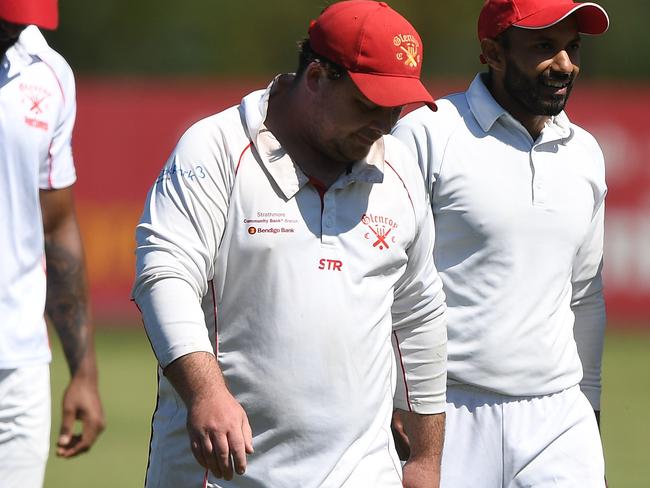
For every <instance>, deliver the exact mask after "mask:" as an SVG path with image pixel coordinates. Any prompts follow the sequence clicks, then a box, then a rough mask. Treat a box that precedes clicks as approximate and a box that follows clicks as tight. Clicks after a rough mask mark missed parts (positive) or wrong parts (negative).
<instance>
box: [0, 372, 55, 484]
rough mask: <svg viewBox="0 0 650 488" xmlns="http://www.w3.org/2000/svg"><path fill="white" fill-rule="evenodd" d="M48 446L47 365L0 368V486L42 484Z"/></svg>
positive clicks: (48, 394)
mask: <svg viewBox="0 0 650 488" xmlns="http://www.w3.org/2000/svg"><path fill="white" fill-rule="evenodd" d="M49 447H50V368H49V365H48V364H38V365H35V366H25V367H21V368H18V369H2V370H0V486H2V487H3V488H26V487H29V488H39V487H41V486H43V477H44V475H45V464H46V462H47V455H48V452H49Z"/></svg>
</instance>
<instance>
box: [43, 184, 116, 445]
mask: <svg viewBox="0 0 650 488" xmlns="http://www.w3.org/2000/svg"><path fill="white" fill-rule="evenodd" d="M40 200H41V211H42V214H43V229H44V233H45V257H46V264H47V299H46V304H45V312H46V314H47V316H48V317H49V319H50V321H51V323H52V325H53V327H54V328H55V330H56V332H57V334H58V336H59V339H60V340H61V344H62V346H63V351H64V353H65V358H66V361H67V363H68V368H69V370H70V383H69V384H68V386H67V388H66V390H65V393H64V395H63V402H62V411H63V418H62V420H61V428H60V432H59V438H58V440H57V455H59V456H62V457H66V458H68V457H73V456H76V455H77V454H81V453H82V452H85V451H87V450H88V449H90V447H91V446H92V444H93V443H94V442H95V440H96V438H97V436H98V435H99V434H100V432H101V431H102V430H103V429H104V425H105V421H104V413H103V411H102V406H101V402H100V399H99V391H98V387H97V364H96V360H95V349H94V344H93V326H92V323H91V321H90V317H89V304H88V290H87V284H86V270H85V264H84V254H83V247H82V243H81V236H80V234H79V227H78V225H77V219H76V215H75V211H74V201H73V197H72V188H71V187H68V188H64V189H60V190H41V192H40ZM75 420H80V421H81V422H82V424H83V428H82V431H81V433H80V434H74V433H73V428H74V423H75Z"/></svg>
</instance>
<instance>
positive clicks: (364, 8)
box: [309, 0, 436, 110]
mask: <svg viewBox="0 0 650 488" xmlns="http://www.w3.org/2000/svg"><path fill="white" fill-rule="evenodd" d="M309 43H310V45H311V48H312V49H313V50H314V52H316V53H317V54H320V55H321V56H324V57H325V58H327V59H329V60H330V61H332V62H334V63H336V64H339V65H341V66H343V67H344V68H345V69H346V70H347V72H348V74H349V75H350V78H351V79H352V81H353V82H354V84H355V85H356V86H357V88H359V90H360V91H361V93H363V94H364V96H365V97H366V98H368V100H370V101H371V102H373V103H376V104H377V105H379V106H382V107H397V106H400V105H407V104H409V103H416V102H424V103H426V104H427V105H429V107H431V108H432V109H433V110H435V109H436V105H435V103H434V102H433V97H432V96H431V94H430V93H429V92H428V91H427V89H426V88H425V87H424V85H423V84H422V82H421V81H420V71H421V68H422V40H421V39H420V36H419V35H418V33H417V31H416V30H415V29H414V28H413V26H412V25H411V24H410V23H409V22H408V21H407V20H406V19H405V18H404V17H402V16H401V15H400V14H398V13H397V12H396V11H395V10H393V9H392V8H390V7H389V6H388V5H387V4H386V3H384V2H376V1H374V0H346V1H342V2H337V3H334V4H332V5H330V6H329V7H327V8H326V9H325V10H323V12H322V13H321V15H320V16H319V17H318V18H317V19H316V20H312V22H311V25H310V27H309Z"/></svg>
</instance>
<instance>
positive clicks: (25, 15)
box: [0, 0, 59, 29]
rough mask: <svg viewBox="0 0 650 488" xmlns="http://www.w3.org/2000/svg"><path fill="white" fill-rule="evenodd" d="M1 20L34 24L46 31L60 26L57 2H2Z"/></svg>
mask: <svg viewBox="0 0 650 488" xmlns="http://www.w3.org/2000/svg"><path fill="white" fill-rule="evenodd" d="M0 19H2V20H5V21H7V22H11V23H12V24H22V25H30V24H34V25H37V26H39V27H43V28H44V29H56V28H57V26H58V25H59V8H58V1H57V0H0Z"/></svg>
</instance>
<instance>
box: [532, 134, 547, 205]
mask: <svg viewBox="0 0 650 488" xmlns="http://www.w3.org/2000/svg"><path fill="white" fill-rule="evenodd" d="M530 157H531V161H532V164H533V168H534V176H533V205H535V206H536V207H543V206H545V205H546V177H545V167H544V154H543V152H542V148H541V147H540V146H539V145H538V146H535V147H533V151H532V152H531V155H530Z"/></svg>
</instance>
